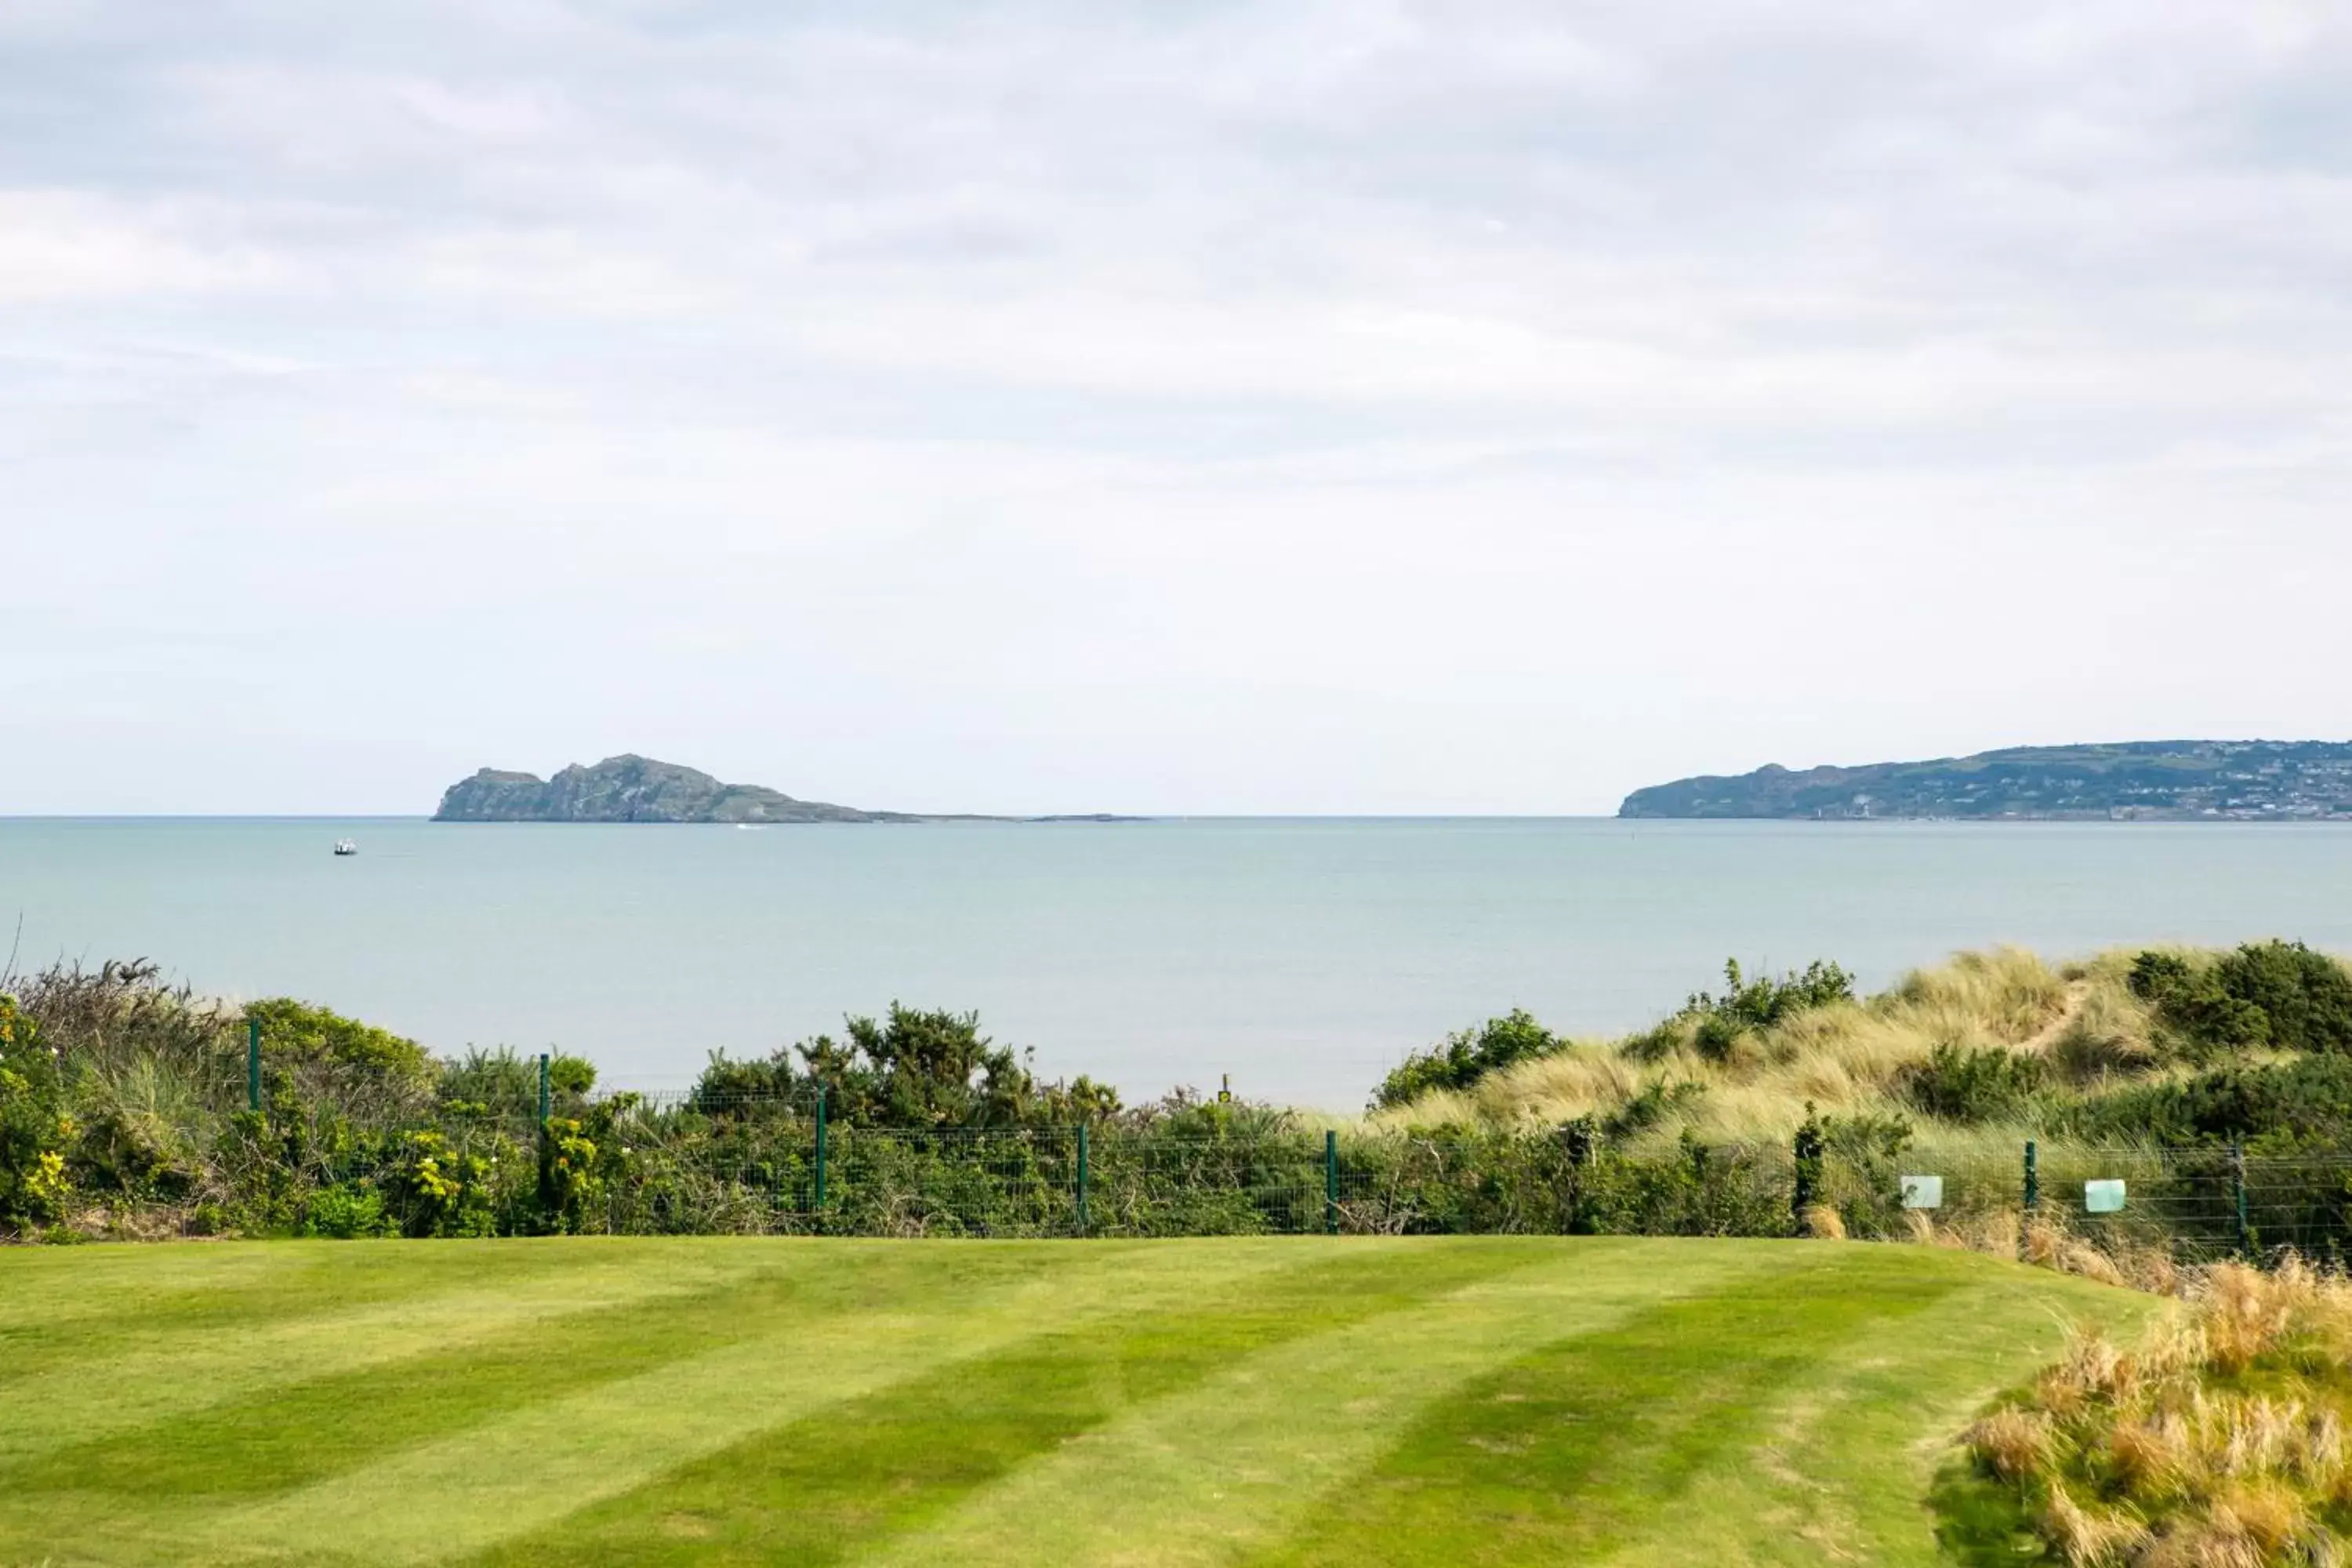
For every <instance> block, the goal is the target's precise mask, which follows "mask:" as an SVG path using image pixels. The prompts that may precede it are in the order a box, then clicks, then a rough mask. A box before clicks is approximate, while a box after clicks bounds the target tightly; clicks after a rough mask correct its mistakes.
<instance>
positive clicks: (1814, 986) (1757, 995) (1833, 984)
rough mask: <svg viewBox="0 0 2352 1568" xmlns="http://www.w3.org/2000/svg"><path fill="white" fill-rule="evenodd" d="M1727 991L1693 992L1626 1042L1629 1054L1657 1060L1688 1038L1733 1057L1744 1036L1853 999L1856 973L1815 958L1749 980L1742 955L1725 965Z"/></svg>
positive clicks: (1708, 1052)
mask: <svg viewBox="0 0 2352 1568" xmlns="http://www.w3.org/2000/svg"><path fill="white" fill-rule="evenodd" d="M1723 982H1724V989H1723V994H1722V995H1720V996H1717V995H1716V994H1714V993H1712V992H1707V991H1696V992H1693V993H1692V994H1691V995H1690V997H1689V999H1688V1000H1687V1001H1685V1002H1684V1004H1683V1005H1682V1008H1681V1010H1680V1011H1679V1012H1677V1013H1675V1015H1674V1016H1672V1017H1670V1018H1668V1019H1666V1021H1665V1022H1664V1023H1663V1024H1660V1025H1659V1026H1657V1027H1656V1028H1654V1029H1652V1030H1650V1031H1648V1032H1647V1033H1646V1034H1641V1035H1636V1036H1634V1037H1633V1038H1632V1039H1629V1040H1627V1041H1626V1042H1625V1044H1624V1046H1623V1047H1622V1048H1623V1050H1624V1053H1625V1055H1627V1056H1629V1057H1632V1058H1634V1059H1636V1060H1640V1061H1654V1060H1656V1059H1657V1058H1661V1057H1663V1056H1664V1055H1666V1054H1667V1053H1669V1052H1670V1051H1672V1050H1673V1049H1674V1048H1675V1047H1676V1046H1678V1045H1682V1044H1685V1043H1687V1044H1689V1046H1690V1047H1692V1048H1693V1049H1694V1050H1696V1051H1697V1052H1698V1053H1699V1054H1700V1055H1701V1056H1703V1057H1706V1058H1708V1059H1709V1060H1712V1061H1722V1060H1725V1059H1727V1058H1729V1057H1730V1055H1731V1053H1732V1051H1733V1050H1734V1049H1735V1048H1736V1047H1738V1043H1739V1040H1740V1038H1741V1037H1743V1036H1746V1035H1750V1034H1758V1033H1761V1032H1762V1031H1764V1030H1767V1029H1770V1028H1774V1027H1777V1026H1780V1025H1781V1024H1784V1023H1786V1022H1788V1021H1789V1020H1790V1018H1793V1017H1795V1016H1797V1015H1798V1014H1800V1013H1804V1012H1809V1011H1811V1009H1813V1008H1816V1007H1826V1006H1829V1005H1832V1004H1833V1003H1838V1002H1851V1001H1853V999H1854V994H1853V975H1851V974H1848V973H1846V972H1845V971H1844V969H1843V968H1841V967H1840V966H1839V965H1837V964H1834V963H1828V962H1826V961H1824V960H1822V959H1815V960H1814V961H1813V962H1812V963H1809V964H1807V965H1806V966H1805V967H1804V968H1803V969H1802V970H1801V971H1797V972H1794V973H1787V974H1783V975H1781V976H1780V977H1779V978H1778V979H1775V978H1773V977H1772V976H1770V975H1769V974H1764V975H1759V976H1757V977H1756V978H1755V979H1753V980H1750V979H1748V977H1747V975H1746V973H1744V972H1743V971H1742V970H1741V969H1740V967H1739V961H1738V959H1727V960H1725V961H1724V965H1723Z"/></svg>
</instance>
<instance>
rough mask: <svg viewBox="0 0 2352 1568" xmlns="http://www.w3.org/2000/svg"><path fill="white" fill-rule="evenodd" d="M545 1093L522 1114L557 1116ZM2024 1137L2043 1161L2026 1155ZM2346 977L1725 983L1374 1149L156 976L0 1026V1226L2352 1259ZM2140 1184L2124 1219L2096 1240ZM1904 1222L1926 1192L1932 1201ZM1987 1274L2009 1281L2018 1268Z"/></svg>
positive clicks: (2165, 955) (1064, 1097) (2204, 962)
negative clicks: (2286, 1254) (1827, 1242)
mask: <svg viewBox="0 0 2352 1568" xmlns="http://www.w3.org/2000/svg"><path fill="white" fill-rule="evenodd" d="M542 1093H543V1095H544V1100H543V1103H542V1100H541V1096H542ZM2028 1142H2034V1143H2037V1144H2038V1145H2039V1156H2038V1157H2039V1161H2040V1163H2039V1166H2038V1168H2037V1169H2032V1170H2029V1169H2028V1168H2027V1167H2026V1164H2025V1163H2024V1162H2025V1158H2026V1157H2027V1151H2026V1145H2027V1143H2028ZM2347 1158H2352V973H2347V971H2346V970H2345V969H2344V968H2343V966H2342V965H2341V964H2340V963H2338V962H2337V961H2336V960H2334V959H2332V958H2329V957H2327V956H2326V955H2324V954H2320V953H2317V952H2312V951H2310V950H2308V949H2305V948H2304V947H2301V946H2299V945H2297V944H2294V943H2288V942H2256V943H2249V944H2246V945H2244V946H2242V947H2241V948H2238V949H2236V950H2233V951H2231V952H2188V951H2174V950H2145V951H2138V952H2114V953H2108V954H2103V955H2098V956H2095V957H2094V958H2091V959H2088V960H2084V961H2082V962H2079V963H2067V964H2063V965H2052V964H2050V963H2045V962H2044V961H2042V960H2041V959H2039V958H2036V957H2034V956H2032V955H2031V954H2028V953H2024V952H2014V951H1996V952H1985V953H1973V954H1962V955H1960V956H1959V957H1958V958H1956V959H1954V960H1953V961H1951V962H1950V963H1947V964H1944V965H1941V966H1938V967H1936V968H1931V969H1928V970H1924V971H1921V972H1918V973H1914V974H1911V975H1908V976H1906V977H1905V978H1904V979H1903V980H1901V981H1900V982H1899V983H1897V984H1895V985H1894V986H1893V987H1891V988H1889V989H1888V990H1886V991H1885V992H1883V993H1881V994H1876V995H1871V996H1863V995H1860V994H1858V993H1857V989H1856V986H1855V984H1854V982H1853V977H1852V975H1850V974H1849V973H1847V972H1846V971H1844V970H1843V969H1842V968H1841V967H1840V966H1838V965H1837V964H1835V963H1829V962H1826V961H1824V962H1820V963H1813V964H1811V965H1809V966H1808V967H1806V968H1805V969H1803V970H1801V971H1798V972H1794V973H1787V974H1779V975H1773V974H1764V973H1748V972H1746V971H1743V970H1741V969H1740V968H1739V967H1738V965H1737V964H1733V965H1730V966H1728V967H1727V973H1726V976H1725V984H1723V985H1722V986H1720V987H1719V988H1716V989H1710V990H1702V991H1699V992H1696V993H1695V994H1692V995H1691V996H1690V997H1689V998H1688V999H1687V1000H1686V1001H1685V1004H1684V1005H1682V1006H1681V1007H1679V1008H1677V1009H1675V1011H1674V1012H1673V1013H1671V1014H1669V1015H1668V1016H1665V1017H1664V1018H1663V1019H1661V1020H1660V1021H1659V1022H1658V1023H1656V1024H1655V1025H1654V1026H1651V1027H1649V1028H1647V1029H1643V1030H1642V1031H1640V1032H1638V1033H1636V1034H1634V1035H1632V1036H1630V1037H1625V1038H1622V1039H1619V1040H1613V1041H1577V1040H1574V1039H1570V1038H1568V1037H1563V1036H1561V1035H1559V1034H1557V1033H1555V1032H1553V1031H1552V1030H1550V1029H1549V1028H1548V1027H1547V1026H1545V1025H1543V1024H1542V1023H1541V1022H1540V1021H1538V1020H1537V1019H1536V1018H1534V1017H1532V1016H1529V1015H1527V1014H1525V1013H1513V1014H1510V1015H1507V1016H1502V1017H1498V1018H1496V1019H1494V1020H1492V1021H1490V1022H1489V1023H1487V1024H1486V1025H1484V1026H1477V1027H1474V1028H1471V1029H1467V1030H1465V1031H1463V1032H1461V1033H1459V1034H1457V1035H1455V1036H1453V1037H1448V1038H1447V1039H1445V1040H1444V1041H1441V1042H1439V1043H1438V1044H1437V1045H1435V1046H1433V1047H1432V1048H1430V1049H1429V1050H1427V1051H1425V1052H1422V1053H1417V1054H1416V1055H1415V1056H1413V1057H1412V1058H1409V1059H1408V1060H1407V1061H1405V1062H1403V1063H1402V1064H1400V1066H1399V1067H1398V1068H1397V1069H1396V1070H1395V1071H1394V1072H1393V1073H1391V1075H1390V1076H1389V1078H1388V1079H1386V1080H1385V1081H1384V1082H1383V1083H1382V1084H1381V1085H1380V1086H1379V1087H1378V1089H1377V1090H1376V1092H1375V1094H1374V1096H1373V1105H1372V1108H1371V1109H1370V1110H1369V1112H1368V1113H1367V1114H1366V1115H1365V1116H1363V1117H1362V1118H1360V1119H1354V1120H1350V1119H1345V1118H1338V1119H1334V1118H1327V1117H1318V1116H1314V1115H1309V1114H1302V1113H1299V1112H1297V1111H1294V1110H1286V1109H1284V1108H1281V1107H1276V1106H1269V1105H1263V1104H1254V1103H1249V1102H1246V1101H1232V1102H1228V1101H1224V1100H1222V1099H1208V1098H1203V1097H1202V1096H1199V1095H1197V1094H1194V1093H1192V1092H1191V1091H1189V1090H1184V1089H1178V1090H1173V1091H1171V1092H1170V1093H1168V1094H1166V1095H1164V1096H1162V1097H1160V1099H1158V1100H1151V1101H1148V1102H1145V1103H1141V1104H1137V1105H1128V1104H1125V1103H1123V1102H1122V1101H1121V1100H1120V1098H1119V1096H1118V1095H1117V1094H1116V1093H1115V1092H1113V1091H1112V1090H1111V1089H1108V1087H1107V1086H1104V1085H1100V1084H1097V1083H1093V1082H1090V1081H1089V1080H1087V1079H1083V1078H1081V1079H1076V1080H1074V1081H1072V1080H1061V1079H1047V1078H1045V1076H1044V1075H1043V1074H1041V1073H1040V1072H1039V1071H1038V1070H1037V1069H1036V1068H1035V1066H1034V1063H1033V1061H1032V1060H1031V1059H1030V1058H1028V1057H1027V1056H1026V1055H1024V1054H1022V1053H1016V1052H1014V1051H1012V1050H1010V1049H1008V1048H1006V1047H1001V1046H999V1045H997V1044H995V1043H994V1042H992V1041H991V1040H990V1039H989V1038H988V1037H987V1036H986V1034H985V1033H984V1032H983V1031H982V1026H981V1024H980V1021H979V1019H978V1018H977V1017H975V1016H972V1015H970V1014H965V1013H954V1012H947V1011H929V1010H923V1009H918V1008H912V1007H908V1006H904V1005H892V1006H891V1007H890V1008H889V1009H888V1010H887V1012H886V1013H884V1014H883V1015H881V1016H877V1017H873V1018H853V1019H851V1020H849V1021H848V1022H847V1024H846V1026H845V1028H844V1029H843V1031H841V1032H840V1034H839V1035H837V1036H833V1035H828V1036H820V1037H816V1038H814V1039H811V1040H807V1041H803V1042H801V1043H800V1044H798V1045H795V1046H793V1047H788V1048H786V1049H783V1050H780V1051H778V1052H776V1053H775V1054H774V1055H772V1056H771V1057H768V1058H758V1059H751V1060H742V1059H734V1058H725V1057H718V1058H713V1059H712V1060H711V1061H710V1063H709V1065H708V1067H707V1068H705V1070H704V1072H703V1074H702V1075H701V1077H700V1079H698V1081H697V1083H696V1084H695V1085H694V1087H693V1088H692V1089H689V1090H688V1091H685V1092H684V1093H682V1094H669V1095H647V1094H640V1093H632V1092H625V1091H624V1092H609V1091H605V1090H604V1089H601V1087H600V1086H599V1084H598V1082H597V1076H596V1069H595V1068H594V1066H593V1064H592V1063H590V1062H588V1061H586V1060H584V1059H581V1058H572V1057H565V1056H560V1055H559V1056H554V1057H552V1058H550V1059H548V1060H547V1061H546V1063H545V1068H544V1085H543V1088H542V1083H541V1064H540V1063H539V1062H536V1061H533V1060H530V1059H526V1058H520V1057H518V1056H516V1055H515V1054H513V1053H512V1052H510V1051H504V1050H494V1051H482V1050H472V1051H468V1052H467V1053H465V1054H464V1055H463V1056H460V1057H457V1058H437V1057H435V1056H434V1055H432V1054H431V1053H429V1052H427V1051H425V1049H424V1048H423V1047H420V1046H418V1045H417V1044H416V1043H415V1042H414V1041H411V1040H407V1039H404V1038H402V1037H399V1036H397V1035H394V1034H393V1033H390V1032H388V1031H385V1030H383V1029H381V1028H377V1027H373V1026H369V1025H367V1024H365V1023H363V1022H361V1021H359V1020H354V1019H351V1018H348V1017H344V1016H341V1015H339V1014H336V1013H335V1012H333V1011H332V1010H331V1009H329V1008H325V1007H321V1006H319V1005H313V1004H310V1003H306V1002H300V1001H295V1000H290V999H285V998H278V999H268V1000H263V1001H257V1002H254V1003H249V1004H245V1005H226V1004H220V1003H215V1002H210V1001H207V1000H205V999H204V998H201V997H198V996H195V995H193V994H190V993H189V992H188V991H186V990H185V989H184V988H183V987H175V986H173V985H172V984H169V983H167V982H166V981H165V980H164V979H163V977H162V976H161V975H160V974H159V973H158V972H157V970H156V969H155V967H154V966H153V965H152V964H147V963H132V964H108V965H103V966H101V967H100V968H98V969H95V970H86V969H82V968H79V967H78V966H72V965H68V966H63V967H59V968H55V969H52V970H50V971H48V972H47V973H41V974H37V975H34V976H30V977H27V979H26V981H24V982H23V983H22V984H19V985H18V986H17V987H16V996H15V997H14V998H13V999H12V1000H9V1001H7V1002H5V1003H0V1235H5V1236H9V1237H17V1238H21V1239H43V1238H47V1239H54V1240H70V1239H74V1238H77V1237H181V1236H206V1237H223V1236H318V1237H372V1236H402V1237H484V1236H518V1235H547V1234H579V1233H591V1232H608V1233H623V1234H629V1233H634V1234H648V1233H652V1234H682V1233H706V1234H707V1233H730V1232H791V1233H824V1234H856V1235H882V1236H970V1235H985V1236H993V1237H1045V1236H1067V1235H1081V1234H1083V1235H1092V1236H1112V1237H1116V1236H1179V1235H1224V1234H1249V1233H1256V1232H1299V1231H1327V1230H1328V1231H1340V1232H1354V1233H1379V1234H1402V1233H1433V1232H1435V1233H1497V1232H1503V1233H1507V1232H1555V1233H1570V1234H1664V1235H1693V1236H1707V1235H1713V1236H1777V1235H1789V1234H1792V1233H1795V1232H1797V1231H1800V1230H1812V1231H1816V1232H1835V1233H1843V1234H1849V1235H1854V1236H1863V1237H1895V1236H1901V1235H1903V1234H1905V1233H1906V1227H1907V1226H1910V1225H1911V1224H1912V1223H1913V1221H1914V1220H1915V1218H1916V1214H1915V1213H1914V1210H1915V1209H1916V1207H1917V1206H1918V1205H1917V1204H1916V1203H1915V1202H1914V1199H1915V1196H1916V1194H1912V1193H1911V1192H1910V1191H1909V1189H1908V1188H1907V1187H1906V1181H1908V1180H1909V1179H1911V1178H1915V1177H1916V1178H1922V1179H1927V1178H1932V1179H1933V1180H1934V1181H1936V1182H1937V1183H1940V1184H1941V1187H1940V1191H1941V1192H1942V1194H1943V1196H1942V1197H1941V1198H1939V1199H1937V1200H1935V1201H1936V1202H1937V1203H1938V1204H1940V1205H1942V1213H1943V1217H1944V1218H1945V1219H1946V1220H1947V1221H1951V1222H1958V1221H1959V1220H1961V1219H1963V1218H1966V1219H1967V1220H1968V1221H1969V1223H1971V1224H1979V1223H1981V1224H1993V1223H1995V1221H1996V1219H1997V1216H1999V1215H2008V1216H2010V1217H2009V1221H2008V1223H2009V1227H2010V1234H2011V1237H2015V1236H2016V1234H2017V1230H2018V1226H2019V1224H2020V1222H2021V1217H2029V1216H2025V1215H2024V1211H2026V1210H2028V1209H2032V1207H2033V1205H2034V1203H2035V1201H2036V1194H2037V1193H2041V1194H2043V1195H2044V1198H2045V1201H2044V1204H2043V1207H2042V1209H2041V1210H2039V1211H2037V1212H2038V1213H2039V1215H2040V1217H2041V1218H2042V1219H2043V1220H2044V1221H2046V1222H2049V1223H2059V1224H2068V1225H2074V1226H2076V1227H2077V1228H2079V1229H2082V1230H2084V1232H2085V1234H2091V1233H2096V1234H2097V1235H2099V1236H2101V1237H2105V1238H2106V1239H2108V1240H2111V1241H2120V1240H2122V1239H2125V1233H2126V1232H2128V1233H2129V1239H2130V1240H2131V1241H2132V1243H2133V1245H2144V1246H2159V1245H2160V1246H2162V1247H2168V1248H2171V1249H2173V1250H2174V1251H2176V1252H2178V1253H2179V1254H2180V1255H2181V1256H2183V1257H2211V1256H2215V1255H2219V1254H2224V1253H2239V1254H2252V1253H2254V1252H2256V1251H2257V1250H2275V1249H2277V1248H2280V1247H2300V1248H2303V1249H2305V1250H2307V1251H2311V1250H2315V1251H2317V1252H2320V1253H2322V1254H2327V1255H2334V1254H2335V1253H2336V1252H2338V1251H2340V1250H2342V1249H2344V1248H2346V1247H2352V1198H2347V1189H2346V1187H2345V1184H2344V1181H2343V1178H2342V1171H2343V1169H2344V1168H2345V1165H2346V1163H2347ZM2100 1181H2123V1182H2126V1184H2127V1185H2128V1189H2129V1193H2130V1198H2129V1201H2128V1204H2127V1205H2126V1206H2127V1211H2128V1212H2124V1213H2116V1214H2109V1213H2106V1212H2105V1211H2099V1212H2098V1213H2094V1212H2093V1211H2091V1210H2089V1209H2088V1208H2086V1206H2085V1205H2087V1204H2088V1202H2089V1195H2088V1194H2089V1189H2088V1188H2086V1187H2085V1186H2084V1183H2085V1182H2100ZM1920 1201H1921V1202H1925V1201H1927V1200H1920ZM2010 1250H2011V1251H2013V1250H2015V1247H2014V1244H2013V1242H2012V1245H2011V1247H2010Z"/></svg>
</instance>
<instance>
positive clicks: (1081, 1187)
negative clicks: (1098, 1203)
mask: <svg viewBox="0 0 2352 1568" xmlns="http://www.w3.org/2000/svg"><path fill="white" fill-rule="evenodd" d="M1086 1233H1087V1124H1086V1123H1085V1122H1083V1121H1081V1122H1079V1123H1078V1234H1079V1235H1080V1236H1084V1235H1086Z"/></svg>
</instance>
